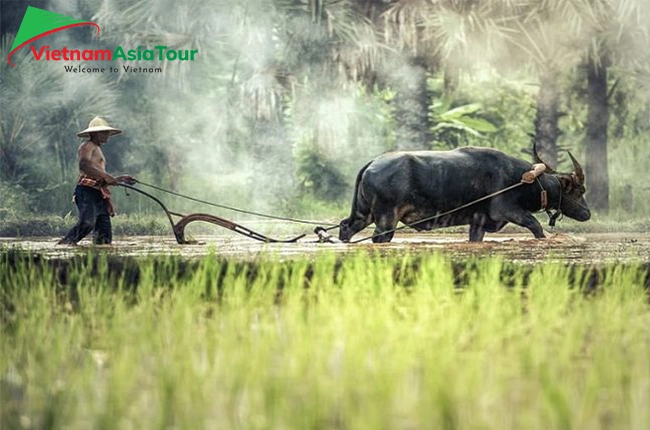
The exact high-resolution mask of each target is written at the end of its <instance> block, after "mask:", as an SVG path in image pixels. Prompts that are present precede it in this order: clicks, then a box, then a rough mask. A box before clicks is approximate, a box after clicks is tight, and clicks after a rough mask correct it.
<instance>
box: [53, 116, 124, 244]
mask: <svg viewBox="0 0 650 430" xmlns="http://www.w3.org/2000/svg"><path fill="white" fill-rule="evenodd" d="M120 133H122V130H120V129H117V128H113V127H110V126H109V125H108V122H106V120H104V119H103V118H100V117H98V116H97V117H95V118H93V120H92V121H90V124H88V128H86V129H85V130H82V131H80V132H79V133H78V134H77V136H79V137H84V138H87V140H86V141H85V142H84V143H82V144H81V145H80V146H79V149H78V150H77V157H78V159H79V180H78V181H77V186H76V188H75V190H74V202H75V204H76V205H77V209H78V210H79V221H78V222H77V224H76V225H75V226H74V227H72V229H71V230H70V231H69V232H68V234H66V235H65V237H64V238H63V239H61V240H60V241H59V245H76V244H77V242H79V241H80V240H81V239H83V238H84V237H86V236H87V235H88V234H89V233H90V232H93V243H94V244H96V245H103V244H110V243H111V241H112V239H113V233H112V226H111V217H112V216H113V215H115V212H114V210H113V204H112V202H111V192H110V191H109V189H108V187H109V186H111V185H117V184H119V183H125V184H128V185H133V184H134V183H135V179H134V178H132V177H131V176H128V175H124V176H117V177H114V176H112V175H109V174H108V173H106V160H105V159H104V154H103V153H102V146H103V145H104V144H105V143H106V142H107V141H108V138H109V137H110V136H115V135H117V134H120Z"/></svg>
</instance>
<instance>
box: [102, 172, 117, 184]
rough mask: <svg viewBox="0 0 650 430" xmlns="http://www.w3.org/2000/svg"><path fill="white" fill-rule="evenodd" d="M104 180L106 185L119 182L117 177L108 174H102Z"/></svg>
mask: <svg viewBox="0 0 650 430" xmlns="http://www.w3.org/2000/svg"><path fill="white" fill-rule="evenodd" d="M104 182H106V185H117V184H118V183H119V182H118V180H117V178H115V177H113V176H111V175H109V174H105V175H104Z"/></svg>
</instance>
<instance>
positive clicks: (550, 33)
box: [0, 0, 650, 220]
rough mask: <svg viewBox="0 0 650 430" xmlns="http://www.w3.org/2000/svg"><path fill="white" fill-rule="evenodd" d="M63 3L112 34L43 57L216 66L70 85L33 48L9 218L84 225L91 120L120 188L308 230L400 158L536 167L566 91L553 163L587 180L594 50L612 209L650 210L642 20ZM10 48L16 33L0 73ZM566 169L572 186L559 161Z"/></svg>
mask: <svg viewBox="0 0 650 430" xmlns="http://www.w3.org/2000/svg"><path fill="white" fill-rule="evenodd" d="M17 3H19V2H17ZM45 3H47V2H45ZM50 3H51V4H46V5H45V6H44V7H49V8H50V9H51V10H53V11H55V12H57V13H64V14H69V15H73V16H75V17H79V18H81V19H88V20H92V21H94V22H97V23H98V24H99V25H100V26H101V28H102V32H101V35H100V36H99V37H98V38H92V37H90V35H89V34H90V33H89V30H88V29H73V30H67V31H65V32H61V33H57V34H54V35H51V36H48V38H47V39H46V40H44V41H41V42H38V43H47V44H49V45H52V46H53V47H60V46H63V45H67V46H74V47H77V48H84V47H86V48H94V49H95V48H107V49H111V48H114V47H115V46H116V45H117V44H120V45H124V46H127V47H128V46H131V47H134V46H145V47H151V46H155V45H157V44H168V45H170V46H171V45H173V46H174V47H175V48H176V49H186V48H192V49H198V50H199V52H200V55H199V56H198V59H197V61H195V62H191V63H190V62H187V63H183V64H181V63H166V64H165V67H164V73H162V74H160V75H149V74H133V73H126V72H124V71H120V72H119V73H103V74H102V73H99V74H73V73H66V72H65V71H64V70H63V63H57V62H43V61H41V62H37V61H34V60H33V59H32V58H31V54H29V52H28V50H27V49H23V50H22V51H21V52H19V53H18V54H16V55H15V56H14V57H13V58H14V59H15V61H16V62H17V63H18V67H16V68H13V67H11V66H9V65H8V64H7V63H6V62H3V63H2V64H0V73H1V74H2V79H1V80H0V94H1V95H2V98H1V103H0V104H1V112H0V194H1V195H2V199H0V218H2V219H5V220H6V219H10V220H13V219H21V218H24V217H25V216H31V215H35V214H36V215H46V214H51V215H59V216H64V215H65V214H67V213H69V212H70V211H73V212H74V207H73V205H72V204H71V202H70V195H71V193H72V189H73V186H74V181H75V178H76V174H77V173H76V171H77V168H76V159H75V151H76V148H77V146H78V144H79V142H80V141H79V140H78V139H77V138H76V137H75V134H76V132H77V131H79V130H81V129H83V128H85V126H86V125H87V123H88V121H89V120H90V119H91V118H92V117H93V116H94V115H103V116H105V117H107V118H108V119H109V120H110V121H111V123H112V124H114V125H117V126H119V127H121V128H123V129H124V130H125V133H124V135H121V136H117V137H115V138H113V139H111V141H110V142H109V144H107V145H106V147H105V152H106V157H107V159H108V170H109V172H113V173H128V174H132V175H134V176H136V177H138V178H140V179H142V180H145V181H147V182H151V183H155V184H158V185H161V186H164V187H168V188H172V189H175V190H177V191H181V192H185V193H188V194H191V195H193V196H196V197H199V198H204V199H208V200H211V201H218V202H220V203H223V204H228V205H233V206H240V207H245V208H248V209H254V210H255V209H257V210H267V211H272V212H274V213H280V214H284V215H291V214H305V213H308V214H312V213H314V212H316V211H317V210H321V209H322V208H323V207H329V208H330V211H331V208H339V207H342V206H344V205H345V204H346V203H347V202H348V201H349V200H350V198H351V197H350V196H351V192H350V191H351V187H352V185H353V183H354V178H355V175H356V172H357V171H358V169H359V168H360V167H361V166H362V165H364V164H365V163H366V162H367V161H368V160H369V159H371V158H372V157H374V156H376V155H378V154H380V153H382V152H384V151H387V150H392V149H396V148H401V149H408V148H413V149H418V148H433V149H447V148H453V147H457V146H463V145H480V146H492V147H496V148H500V149H502V150H504V151H506V152H508V153H510V154H513V155H517V156H521V157H523V158H529V157H530V155H529V154H530V149H531V134H536V133H537V131H536V127H535V124H536V115H537V114H538V112H539V109H540V103H541V102H540V100H539V99H538V93H539V92H540V85H543V84H544V82H548V80H549V79H550V78H549V76H550V77H552V81H553V82H555V83H556V84H557V88H559V93H558V94H557V103H558V105H557V106H555V107H556V108H557V109H559V111H560V114H559V115H560V116H559V118H558V121H559V122H558V124H559V130H560V135H559V137H558V141H557V145H558V147H559V148H560V149H571V151H572V152H573V153H575V154H576V155H578V158H579V159H580V160H582V161H583V164H584V160H585V158H586V153H587V152H588V151H589V142H586V141H585V124H586V123H587V107H588V98H587V96H586V94H587V93H588V91H589V89H588V88H587V85H586V78H585V69H584V64H583V62H582V60H581V59H583V58H586V57H585V56H589V55H591V54H589V53H590V52H591V51H589V50H590V49H592V47H593V46H599V47H602V52H605V49H606V50H607V53H608V55H607V63H606V64H607V65H610V66H608V69H607V70H608V75H607V76H608V79H609V80H608V82H607V84H608V87H609V89H610V91H611V95H610V99H609V109H610V112H611V120H610V127H609V135H608V136H609V147H608V154H607V157H608V160H609V167H608V171H609V179H608V180H609V189H610V192H611V209H612V210H614V211H619V210H620V211H623V212H625V213H627V214H629V215H631V216H632V215H637V216H640V215H643V214H646V213H647V212H648V210H650V207H649V206H648V204H649V203H648V202H649V201H650V188H648V187H647V186H646V184H645V183H644V182H643V181H639V180H637V176H638V174H639V173H640V172H641V171H643V170H644V168H643V167H644V166H642V164H641V163H643V161H642V160H645V159H648V158H650V147H649V146H648V145H645V144H644V142H645V136H646V135H647V134H648V133H649V132H650V113H649V112H650V96H649V95H648V94H649V89H650V85H648V82H650V78H649V76H650V73H648V71H649V70H650V66H648V65H649V64H650V61H648V54H647V49H645V47H646V46H647V45H645V44H644V43H643V40H644V39H643V34H644V33H643V32H641V33H639V31H638V25H636V23H638V22H647V19H645V18H647V15H648V12H649V11H648V10H647V9H648V7H647V5H645V3H643V2H636V1H633V0H620V1H613V0H611V1H610V0H608V1H603V2H588V1H586V0H571V1H559V0H558V1H550V2H537V1H530V2H528V1H523V2H512V1H507V0H504V1H496V2H473V1H441V2H421V4H420V2H399V1H389V2H379V1H365V2H355V1H338V0H337V1H329V0H325V1H321V0H318V1H316V0H305V1H299V2H295V1H285V0H241V1H234V2H222V1H219V0H212V1H203V0H187V1H183V2H175V1H162V2H161V1H158V0H140V1H136V2H133V1H132V0H113V1H108V0H79V1H77V2H67V3H65V4H59V3H58V2H50ZM13 9H16V10H17V8H12V11H13ZM7 10H9V9H7ZM581 12H584V13H581ZM587 12H589V13H587ZM644 17H645V18H644ZM16 19H17V20H18V19H20V17H16ZM558 34H563V35H564V37H563V38H560V39H558V37H557V35H558ZM13 36H14V34H13V33H5V34H4V35H3V38H2V46H1V47H0V54H2V56H3V58H4V57H6V54H7V53H8V50H9V48H10V46H11V43H12V41H13ZM641 48H642V49H641ZM598 52H601V51H598ZM594 55H596V54H594ZM602 57H603V62H605V55H602ZM589 58H591V57H589ZM596 58H597V59H598V58H600V57H599V56H598V55H596ZM603 64H605V63H603ZM88 65H92V64H88ZM115 65H116V66H119V64H117V63H116V64H115ZM140 65H146V64H140ZM104 66H105V64H104ZM120 70H121V69H120ZM542 77H544V79H546V80H543V79H542ZM409 139H410V140H409ZM559 160H560V161H561V162H562V164H561V165H560V168H561V169H562V168H564V169H565V170H568V169H570V164H568V163H566V157H565V156H564V155H563V153H562V152H560V153H559ZM586 168H587V170H588V171H589V168H590V166H586ZM591 174H592V175H598V174H599V172H594V171H591ZM587 197H589V195H587ZM116 200H117V201H118V205H119V207H120V208H121V210H122V212H123V213H134V212H139V213H140V212H153V211H157V208H156V207H155V206H153V205H152V204H151V202H148V201H146V200H145V199H142V198H139V197H134V196H132V197H130V198H126V197H124V196H123V195H122V193H118V196H117V197H116ZM172 206H173V207H174V208H175V209H178V210H179V211H190V210H196V209H200V210H205V208H199V207H197V206H196V205H194V204H188V203H184V202H182V201H174V203H173V205H172ZM340 215H341V216H344V215H345V214H344V213H341V214H340Z"/></svg>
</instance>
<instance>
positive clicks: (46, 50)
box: [7, 6, 199, 73]
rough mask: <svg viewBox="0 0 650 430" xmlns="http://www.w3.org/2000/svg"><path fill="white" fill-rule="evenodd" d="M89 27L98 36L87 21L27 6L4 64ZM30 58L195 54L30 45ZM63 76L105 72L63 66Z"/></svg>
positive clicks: (190, 54) (190, 55)
mask: <svg viewBox="0 0 650 430" xmlns="http://www.w3.org/2000/svg"><path fill="white" fill-rule="evenodd" d="M84 25H90V26H93V27H95V28H96V29H97V33H96V34H95V35H98V34H99V25H97V24H96V23H94V22H90V21H82V20H79V19H75V18H73V17H71V16H66V15H61V14H57V13H53V12H49V11H47V10H43V9H39V8H36V7H33V6H28V7H27V11H26V12H25V16H24V17H23V21H22V22H21V23H20V28H19V29H18V33H17V34H16V39H15V40H14V44H13V46H12V47H11V51H9V55H8V56H7V62H8V63H9V64H10V65H11V66H13V67H15V66H16V65H15V64H14V63H12V62H11V56H12V55H13V54H14V53H15V52H16V51H18V50H19V49H21V48H22V47H24V46H26V45H29V44H30V43H32V42H34V41H36V40H38V39H40V38H42V37H45V36H48V35H50V34H52V33H56V32H59V31H62V30H66V29H68V28H72V27H80V26H84ZM30 50H31V52H32V55H33V57H34V59H35V60H36V61H41V60H45V61H113V60H117V59H120V60H122V61H188V60H189V61H194V59H195V58H194V57H195V56H196V54H198V52H199V50H198V49H191V50H189V49H171V48H169V47H167V46H154V47H153V49H146V48H144V47H142V46H138V47H137V48H136V49H125V48H123V47H122V46H118V47H117V48H115V49H114V50H111V49H83V50H79V49H70V48H68V47H67V46H64V47H63V48H61V49H51V47H50V46H49V45H45V46H42V47H40V49H36V48H35V47H34V46H33V45H32V46H30ZM64 67H65V70H66V72H73V73H97V72H101V73H103V72H104V71H105V68H102V67H94V68H89V67H83V66H81V65H79V66H78V67H74V66H71V65H67V66H64ZM122 68H123V70H124V72H133V73H138V72H144V73H161V72H162V68H161V67H155V68H154V67H151V68H146V67H133V66H129V65H123V66H122ZM110 71H111V72H114V73H116V72H117V71H118V69H117V67H111V68H110Z"/></svg>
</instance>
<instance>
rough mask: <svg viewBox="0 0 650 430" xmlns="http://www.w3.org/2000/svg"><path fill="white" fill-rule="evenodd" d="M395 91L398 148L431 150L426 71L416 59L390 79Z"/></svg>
mask: <svg viewBox="0 0 650 430" xmlns="http://www.w3.org/2000/svg"><path fill="white" fill-rule="evenodd" d="M391 78H392V79H391V80H392V85H391V86H392V87H393V88H394V89H395V93H396V95H395V100H394V106H395V110H394V117H395V122H396V123H397V129H396V130H395V134H396V136H395V137H396V139H395V144H396V147H397V149H400V150H414V149H428V148H429V144H430V141H431V136H430V132H429V130H430V121H429V111H428V109H429V90H428V88H427V71H426V67H425V65H424V64H422V62H421V61H419V60H418V59H417V58H413V59H411V61H409V62H408V65H406V66H405V67H402V68H400V70H398V71H396V72H395V73H394V74H393V76H391Z"/></svg>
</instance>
